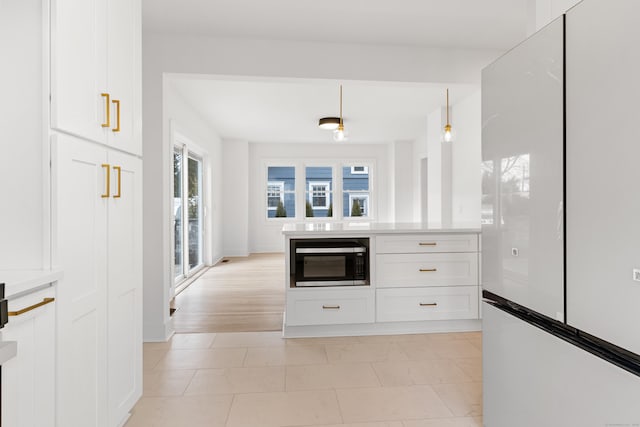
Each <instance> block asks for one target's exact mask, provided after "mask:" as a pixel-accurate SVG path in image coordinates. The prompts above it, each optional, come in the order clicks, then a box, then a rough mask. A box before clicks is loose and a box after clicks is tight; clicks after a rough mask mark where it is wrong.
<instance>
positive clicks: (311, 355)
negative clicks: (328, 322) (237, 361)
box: [244, 345, 327, 366]
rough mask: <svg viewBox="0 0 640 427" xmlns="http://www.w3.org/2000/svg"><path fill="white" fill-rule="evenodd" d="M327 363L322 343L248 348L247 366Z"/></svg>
mask: <svg viewBox="0 0 640 427" xmlns="http://www.w3.org/2000/svg"><path fill="white" fill-rule="evenodd" d="M323 363H327V354H326V352H325V347H324V346H322V345H300V346H284V347H253V348H249V349H247V358H246V360H245V363H244V365H245V366H282V365H317V364H323Z"/></svg>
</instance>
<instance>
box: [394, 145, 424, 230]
mask: <svg viewBox="0 0 640 427" xmlns="http://www.w3.org/2000/svg"><path fill="white" fill-rule="evenodd" d="M392 149H393V171H392V175H393V178H394V179H393V186H394V198H393V206H394V212H395V215H394V221H395V222H413V220H414V216H413V211H414V190H413V186H414V176H413V168H414V167H415V164H414V161H413V142H411V141H395V142H394V143H393V145H392ZM415 201H416V202H417V201H418V200H417V199H415ZM416 204H417V203H416Z"/></svg>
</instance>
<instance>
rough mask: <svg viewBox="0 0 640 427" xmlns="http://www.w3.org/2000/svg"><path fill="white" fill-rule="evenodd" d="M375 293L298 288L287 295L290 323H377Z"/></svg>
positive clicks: (353, 290) (288, 319) (288, 322)
mask: <svg viewBox="0 0 640 427" xmlns="http://www.w3.org/2000/svg"><path fill="white" fill-rule="evenodd" d="M374 310H375V303H374V294H373V291H372V290H371V289H365V290H356V289H348V290H327V291H324V290H312V289H298V290H296V292H290V293H289V294H288V295H287V313H286V323H287V325H289V326H301V325H334V324H344V323H373V321H374V320H375V312H374Z"/></svg>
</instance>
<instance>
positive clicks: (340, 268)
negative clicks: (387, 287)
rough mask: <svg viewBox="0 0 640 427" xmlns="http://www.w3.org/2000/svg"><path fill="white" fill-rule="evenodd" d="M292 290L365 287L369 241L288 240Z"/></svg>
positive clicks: (353, 239)
mask: <svg viewBox="0 0 640 427" xmlns="http://www.w3.org/2000/svg"><path fill="white" fill-rule="evenodd" d="M290 251H291V252H290V269H291V271H290V277H291V286H292V287H307V286H316V287H318V286H368V285H369V239H368V238H360V239H356V238H334V239H312V238H310V239H292V240H291V244H290Z"/></svg>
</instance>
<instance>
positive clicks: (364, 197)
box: [342, 166, 370, 218]
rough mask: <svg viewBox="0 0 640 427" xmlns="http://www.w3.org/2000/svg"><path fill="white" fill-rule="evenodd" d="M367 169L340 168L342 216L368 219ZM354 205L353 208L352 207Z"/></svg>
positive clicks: (366, 167) (365, 167)
mask: <svg viewBox="0 0 640 427" xmlns="http://www.w3.org/2000/svg"><path fill="white" fill-rule="evenodd" d="M369 191H370V190H369V167H368V166H344V167H343V168H342V203H343V204H342V216H343V217H344V218H353V217H369V194H370V192H369ZM354 205H355V207H354Z"/></svg>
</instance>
